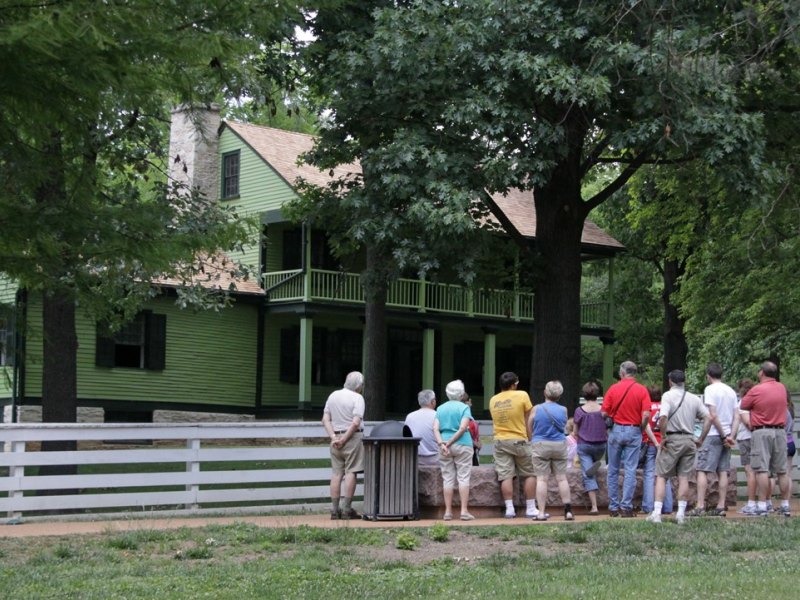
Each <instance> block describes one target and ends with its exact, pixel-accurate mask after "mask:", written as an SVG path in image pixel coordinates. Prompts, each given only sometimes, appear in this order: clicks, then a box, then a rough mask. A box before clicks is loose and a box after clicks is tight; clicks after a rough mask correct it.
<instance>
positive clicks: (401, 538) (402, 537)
mask: <svg viewBox="0 0 800 600" xmlns="http://www.w3.org/2000/svg"><path fill="white" fill-rule="evenodd" d="M418 543H419V540H417V536H415V535H414V534H413V533H409V532H408V531H403V532H401V533H400V534H399V535H398V536H397V541H396V542H395V547H396V548H397V549H398V550H414V548H416V547H417V544H418Z"/></svg>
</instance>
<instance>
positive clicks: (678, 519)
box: [675, 514, 686, 525]
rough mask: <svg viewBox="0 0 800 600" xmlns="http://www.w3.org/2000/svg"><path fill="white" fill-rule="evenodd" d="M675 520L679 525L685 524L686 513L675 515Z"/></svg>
mask: <svg viewBox="0 0 800 600" xmlns="http://www.w3.org/2000/svg"><path fill="white" fill-rule="evenodd" d="M675 522H676V523H677V524H678V525H683V524H684V523H686V515H685V514H683V515H681V514H677V515H675Z"/></svg>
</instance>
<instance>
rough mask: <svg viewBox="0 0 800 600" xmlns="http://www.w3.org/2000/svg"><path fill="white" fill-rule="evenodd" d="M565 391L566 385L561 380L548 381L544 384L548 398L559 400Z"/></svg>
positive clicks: (545, 394) (545, 395)
mask: <svg viewBox="0 0 800 600" xmlns="http://www.w3.org/2000/svg"><path fill="white" fill-rule="evenodd" d="M563 393H564V386H563V385H561V382H560V381H548V382H547V385H545V386H544V397H545V398H547V399H548V400H554V401H555V400H558V399H559V398H561V394H563Z"/></svg>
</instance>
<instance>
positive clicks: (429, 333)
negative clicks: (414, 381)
mask: <svg viewBox="0 0 800 600" xmlns="http://www.w3.org/2000/svg"><path fill="white" fill-rule="evenodd" d="M423 327H424V329H423V330H422V388H423V389H426V390H432V389H433V367H434V352H435V351H436V331H435V330H434V329H433V328H431V327H429V326H427V325H426V324H423Z"/></svg>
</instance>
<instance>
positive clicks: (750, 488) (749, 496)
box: [744, 465, 756, 502]
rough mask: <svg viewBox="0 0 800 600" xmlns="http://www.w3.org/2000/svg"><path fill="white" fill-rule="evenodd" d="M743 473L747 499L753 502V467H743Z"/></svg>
mask: <svg viewBox="0 0 800 600" xmlns="http://www.w3.org/2000/svg"><path fill="white" fill-rule="evenodd" d="M744 473H745V475H746V476H747V501H748V502H755V501H756V474H755V472H754V471H753V469H751V468H750V465H747V466H746V467H745V468H744Z"/></svg>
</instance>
